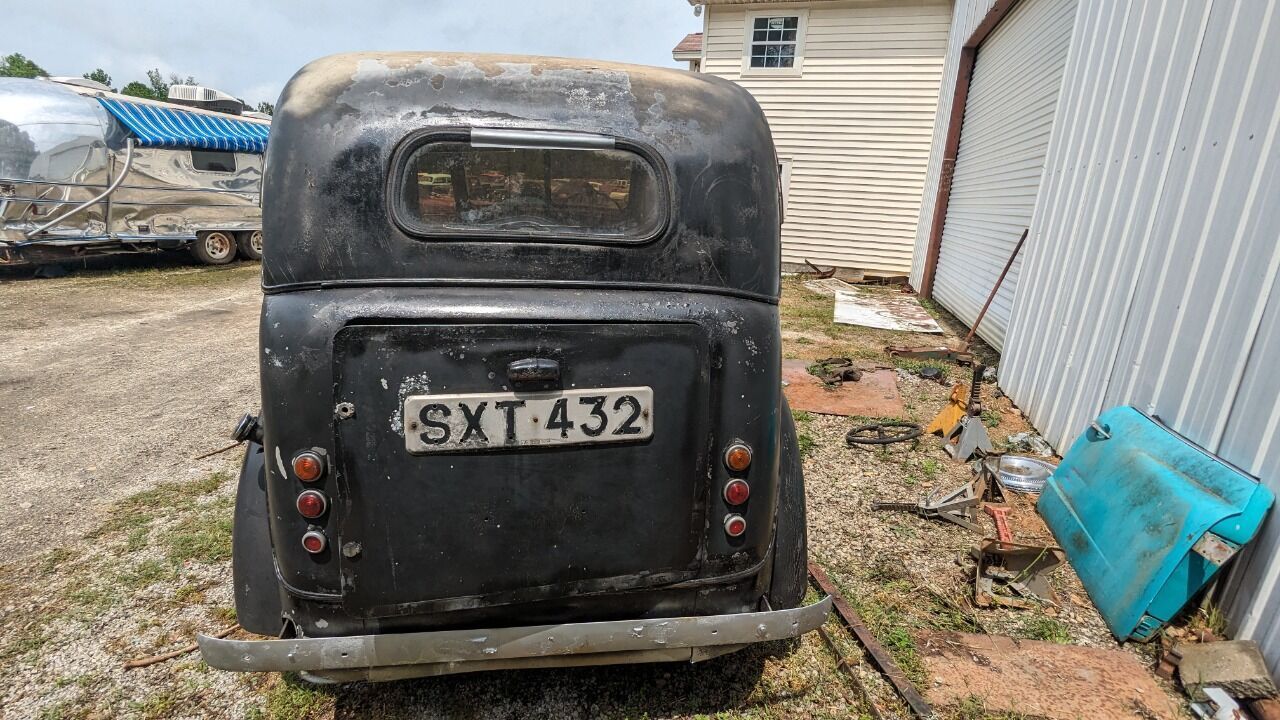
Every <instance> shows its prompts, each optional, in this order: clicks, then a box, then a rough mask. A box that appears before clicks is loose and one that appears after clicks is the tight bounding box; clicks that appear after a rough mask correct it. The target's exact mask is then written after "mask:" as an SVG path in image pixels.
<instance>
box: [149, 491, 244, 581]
mask: <svg viewBox="0 0 1280 720" xmlns="http://www.w3.org/2000/svg"><path fill="white" fill-rule="evenodd" d="M233 502H234V501H233V500H232V499H231V498H220V499H219V500H218V501H217V502H215V503H213V505H212V506H211V507H209V508H208V509H206V510H205V511H204V512H200V513H191V514H189V515H187V516H184V517H183V518H182V519H180V520H179V521H178V522H177V524H176V525H174V526H173V527H171V528H168V529H166V531H165V533H164V534H163V536H162V539H161V542H162V543H163V544H164V547H165V550H166V553H167V555H168V558H169V562H171V563H174V564H175V565H176V564H180V563H182V562H184V561H186V560H195V561H197V562H202V563H215V562H221V561H223V560H230V559H231V506H232V504H233Z"/></svg>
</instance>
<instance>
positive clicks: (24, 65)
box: [0, 53, 49, 78]
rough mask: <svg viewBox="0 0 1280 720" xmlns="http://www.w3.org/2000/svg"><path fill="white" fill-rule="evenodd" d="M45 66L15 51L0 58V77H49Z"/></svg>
mask: <svg viewBox="0 0 1280 720" xmlns="http://www.w3.org/2000/svg"><path fill="white" fill-rule="evenodd" d="M48 76H49V73H47V72H45V71H44V68H42V67H40V66H39V65H37V64H35V63H34V62H31V61H30V60H28V59H27V57H26V56H25V55H23V54H22V53H13V54H12V55H5V56H4V57H3V58H0V77H20V78H34V77H48Z"/></svg>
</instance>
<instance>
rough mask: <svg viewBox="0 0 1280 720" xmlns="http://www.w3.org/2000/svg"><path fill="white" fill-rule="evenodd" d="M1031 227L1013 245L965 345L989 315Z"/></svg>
mask: <svg viewBox="0 0 1280 720" xmlns="http://www.w3.org/2000/svg"><path fill="white" fill-rule="evenodd" d="M1030 231H1031V228H1025V229H1023V231H1022V237H1020V238H1018V244H1017V245H1014V246H1013V252H1012V253H1010V254H1009V261H1008V262H1006V263H1005V264H1004V269H1003V270H1001V271H1000V277H998V278H996V284H995V287H993V288H991V294H990V295H988V296H987V301H986V302H985V303H983V304H982V309H981V310H979V311H978V317H977V318H975V319H974V321H973V327H972V328H969V334H968V335H966V336H965V338H964V346H965V347H966V348H967V347H969V343H971V342H973V336H974V335H975V334H976V333H977V332H978V326H979V325H981V324H982V318H984V317H986V316H987V310H988V309H989V308H990V307H991V301H992V300H995V299H996V293H998V292H1000V286H1001V285H1003V284H1004V276H1005V275H1008V274H1009V268H1011V267H1013V261H1014V260H1016V259H1017V258H1018V251H1020V250H1022V243H1024V242H1026V241H1027V233H1028V232H1030Z"/></svg>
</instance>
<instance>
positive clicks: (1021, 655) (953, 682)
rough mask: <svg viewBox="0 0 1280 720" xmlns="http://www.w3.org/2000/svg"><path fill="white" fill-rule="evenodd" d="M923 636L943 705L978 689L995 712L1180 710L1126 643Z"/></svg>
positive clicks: (933, 690)
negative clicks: (1110, 646) (1117, 646)
mask: <svg viewBox="0 0 1280 720" xmlns="http://www.w3.org/2000/svg"><path fill="white" fill-rule="evenodd" d="M918 640H919V642H918V645H919V648H920V655H921V656H922V657H923V659H924V665H925V669H926V671H927V672H928V673H929V682H928V683H927V684H926V686H925V687H926V688H927V689H926V692H925V694H926V695H927V696H928V699H929V701H930V702H931V703H933V704H934V705H935V706H948V705H950V706H955V705H958V704H960V703H961V702H965V701H967V700H968V698H970V697H977V698H979V699H980V700H982V702H983V703H984V706H985V709H986V711H987V712H989V713H997V712H1011V713H1017V714H1019V715H1027V716H1030V717H1042V718H1051V719H1054V720H1057V719H1061V720H1078V718H1090V720H1131V719H1132V718H1135V717H1140V718H1148V719H1149V720H1164V719H1165V718H1168V719H1169V720H1173V719H1174V718H1177V717H1179V716H1178V712H1177V709H1176V707H1175V705H1174V703H1173V701H1172V699H1171V698H1170V697H1169V696H1168V694H1166V693H1165V691H1164V690H1163V689H1161V687H1160V686H1159V685H1158V684H1157V683H1156V681H1155V678H1154V677H1152V675H1151V673H1150V672H1148V671H1147V669H1146V667H1144V666H1143V665H1142V663H1140V662H1139V661H1138V658H1136V657H1135V656H1133V655H1131V654H1130V653H1127V652H1125V651H1123V650H1104V649H1100V648H1089V647H1080V646H1077V645H1059V644H1057V643H1048V642H1039V641H1036V640H1017V639H1014V638H1009V637H1002V636H999V635H971V634H967V633H954V632H926V633H924V634H922V635H920V637H919V638H918ZM969 702H972V701H969Z"/></svg>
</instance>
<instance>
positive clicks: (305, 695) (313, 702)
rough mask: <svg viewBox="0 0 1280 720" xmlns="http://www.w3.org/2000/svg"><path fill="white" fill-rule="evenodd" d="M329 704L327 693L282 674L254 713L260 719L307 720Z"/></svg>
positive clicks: (318, 713) (317, 714)
mask: <svg viewBox="0 0 1280 720" xmlns="http://www.w3.org/2000/svg"><path fill="white" fill-rule="evenodd" d="M329 704H330V699H329V693H327V692H325V691H324V690H321V689H318V688H316V687H314V686H311V685H306V684H303V683H302V682H300V681H299V680H297V679H295V678H293V677H290V676H284V677H281V678H279V679H278V680H276V682H274V683H272V684H271V686H270V687H269V688H268V689H267V701H266V703H265V705H264V707H263V708H262V710H261V711H259V712H258V713H255V715H256V716H257V717H259V718H262V720H308V719H309V718H315V717H318V716H320V714H321V713H322V712H323V711H324V710H325V708H326V706H328V705H329Z"/></svg>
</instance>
